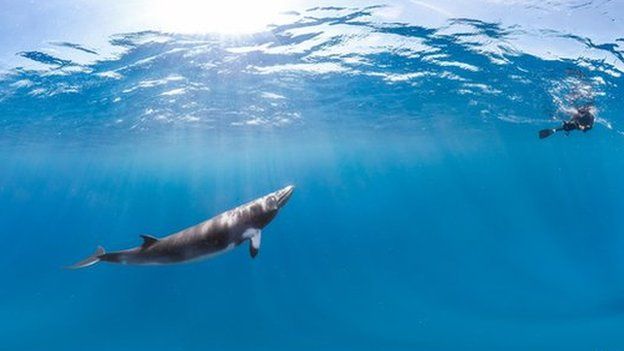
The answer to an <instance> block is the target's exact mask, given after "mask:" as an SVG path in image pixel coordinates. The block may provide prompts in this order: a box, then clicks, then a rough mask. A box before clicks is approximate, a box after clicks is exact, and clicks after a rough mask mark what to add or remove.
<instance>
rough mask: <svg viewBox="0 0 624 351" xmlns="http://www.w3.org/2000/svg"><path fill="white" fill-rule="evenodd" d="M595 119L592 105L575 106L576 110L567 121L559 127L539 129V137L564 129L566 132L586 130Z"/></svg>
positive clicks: (591, 126)
mask: <svg viewBox="0 0 624 351" xmlns="http://www.w3.org/2000/svg"><path fill="white" fill-rule="evenodd" d="M595 119H596V118H595V117H594V114H593V113H592V106H591V105H586V106H582V107H579V108H577V109H576V112H574V114H573V115H572V118H570V120H568V121H564V122H563V124H562V125H561V127H559V128H550V129H542V130H540V131H539V137H540V139H544V138H547V137H549V136H551V135H553V134H555V133H556V132H560V131H564V132H566V134H567V133H569V132H571V131H573V130H580V131H582V132H586V131H588V130H590V129H592V128H593V127H594V121H595Z"/></svg>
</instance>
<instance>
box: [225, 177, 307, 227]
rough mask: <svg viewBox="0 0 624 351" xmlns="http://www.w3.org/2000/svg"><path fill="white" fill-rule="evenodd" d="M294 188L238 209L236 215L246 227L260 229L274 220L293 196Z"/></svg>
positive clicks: (282, 190)
mask: <svg viewBox="0 0 624 351" xmlns="http://www.w3.org/2000/svg"><path fill="white" fill-rule="evenodd" d="M294 190H295V187H294V186H292V185H289V186H287V187H284V188H282V189H279V190H277V191H274V192H272V193H270V194H267V195H265V196H263V197H261V198H259V199H256V200H255V201H252V202H250V203H248V204H246V205H244V206H242V207H240V209H238V211H237V213H238V215H240V216H242V218H244V222H245V223H246V225H247V226H250V227H253V228H256V229H262V228H264V226H266V225H267V224H269V222H271V221H272V220H273V218H275V216H276V215H277V213H278V212H279V210H280V209H281V208H282V207H284V205H286V203H287V202H288V200H289V199H290V197H291V196H292V194H293V191H294Z"/></svg>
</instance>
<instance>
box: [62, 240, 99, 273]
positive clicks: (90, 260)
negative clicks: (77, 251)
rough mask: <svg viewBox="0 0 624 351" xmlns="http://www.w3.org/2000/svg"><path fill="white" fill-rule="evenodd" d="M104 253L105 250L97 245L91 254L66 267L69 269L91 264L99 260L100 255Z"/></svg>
mask: <svg viewBox="0 0 624 351" xmlns="http://www.w3.org/2000/svg"><path fill="white" fill-rule="evenodd" d="M105 253H106V251H104V248H103V247H101V246H98V248H97V249H96V250H95V252H94V253H93V255H91V256H89V257H87V258H85V259H84V260H82V261H80V262H78V263H76V264H74V265H72V266H69V267H67V268H69V269H78V268H84V267H89V266H92V265H94V264H96V263H98V262H100V257H102V255H104V254H105Z"/></svg>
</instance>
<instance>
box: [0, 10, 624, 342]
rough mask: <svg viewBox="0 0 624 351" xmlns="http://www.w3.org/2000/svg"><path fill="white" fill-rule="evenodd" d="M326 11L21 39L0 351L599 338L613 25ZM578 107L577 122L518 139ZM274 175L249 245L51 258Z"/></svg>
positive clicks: (131, 232) (223, 200) (609, 287)
mask: <svg viewBox="0 0 624 351" xmlns="http://www.w3.org/2000/svg"><path fill="white" fill-rule="evenodd" d="M334 10H335V9H333V10H332V9H320V10H319V9H311V10H309V11H312V12H314V14H313V15H312V14H310V15H309V16H307V17H306V13H301V14H299V15H300V16H299V17H295V19H293V21H292V23H289V24H283V25H280V26H276V27H273V28H272V29H270V30H269V31H267V32H263V33H258V34H254V35H245V36H235V37H234V36H233V37H228V36H223V35H209V34H206V35H189V34H176V33H161V32H153V31H146V32H139V33H125V34H117V35H115V36H113V37H111V39H110V40H111V44H113V46H116V47H118V48H119V49H120V50H121V53H120V54H118V55H117V56H115V57H107V58H102V59H99V60H96V61H94V62H92V63H89V64H79V63H76V62H73V61H72V60H71V59H69V58H63V57H56V56H54V55H52V54H50V53H45V52H40V51H37V50H36V48H34V49H33V51H29V52H22V53H20V55H22V56H23V57H25V58H28V59H30V60H32V61H36V62H37V63H39V64H41V65H43V66H44V67H45V68H44V69H41V68H39V69H34V68H27V67H17V68H14V69H11V70H10V71H8V72H7V73H5V74H4V75H3V76H2V79H1V80H0V247H2V255H0V276H1V277H2V283H1V285H0V350H64V351H67V350H85V349H89V350H92V351H97V350H111V349H114V350H153V351H156V350H239V349H240V350H243V349H244V350H248V349H260V350H624V336H623V333H622V327H623V326H624V258H623V255H622V252H624V251H623V250H624V224H623V223H622V220H621V219H622V213H624V203H623V202H622V200H621V199H622V198H624V183H623V181H622V180H623V179H624V158H622V157H621V155H622V152H623V151H624V136H623V135H622V134H621V133H620V132H619V129H618V128H619V127H620V128H621V125H622V122H623V120H622V113H623V108H622V106H621V101H622V96H624V95H623V93H624V92H623V90H622V89H623V87H624V81H623V79H622V78H621V72H620V71H619V68H618V67H621V66H619V65H620V64H622V62H621V53H622V51H621V49H619V46H618V45H621V41H620V44H618V43H615V44H613V45H607V44H605V45H602V46H600V47H597V48H596V47H594V49H596V50H599V51H600V52H604V53H606V54H608V55H614V57H616V60H604V59H594V58H591V57H588V56H587V55H586V54H587V53H586V52H585V54H583V55H581V54H579V57H578V58H573V59H568V58H557V59H547V58H543V57H540V56H538V55H536V54H531V53H528V52H522V51H519V50H513V49H511V48H508V47H507V46H505V45H504V43H505V41H506V40H507V39H509V37H510V36H513V35H514V31H515V30H516V28H514V27H505V26H502V25H500V24H498V23H489V22H484V21H480V20H478V19H455V20H452V21H449V22H448V23H447V24H446V27H447V29H448V28H452V27H453V26H460V25H461V26H462V27H461V28H468V29H462V31H467V32H465V33H463V32H462V31H456V32H455V33H454V34H441V33H442V32H441V30H442V29H441V28H431V27H426V26H419V25H418V24H402V23H380V22H378V21H372V20H371V19H370V16H371V15H372V14H374V12H375V11H376V10H377V8H360V9H341V10H340V11H337V14H336V11H334ZM324 11H326V12H324ZM293 30H295V32H293ZM347 30H348V31H353V30H357V31H358V33H359V34H358V35H356V36H353V35H352V34H345V33H347ZM348 33H352V32H348ZM527 35H530V34H527ZM372 37H374V38H377V39H375V40H368V41H367V40H364V41H361V39H362V38H369V39H370V38H372ZM466 37H474V38H480V39H479V42H474V41H466V40H463V39H465V38H466ZM379 38H382V39H383V40H384V41H383V45H380V44H379ZM562 38H565V40H568V41H570V42H572V43H579V42H582V43H585V41H584V40H585V39H586V38H578V37H574V36H573V35H568V36H562ZM61 39H62V38H61ZM416 42H418V43H419V45H416V44H414V43H416ZM410 43H411V44H410ZM492 43H494V44H496V45H499V48H498V49H497V50H496V52H493V51H491V50H487V49H486V44H487V45H490V46H491V44H492ZM61 44H62V45H63V46H64V47H68V48H70V49H72V50H78V51H81V53H83V54H86V55H98V54H99V53H98V51H97V49H94V48H90V47H89V46H88V45H87V44H88V43H86V44H84V45H82V44H72V43H61ZM583 45H585V44H583ZM592 45H594V44H592ZM595 45H598V44H595ZM122 49H123V50H122ZM435 55H438V56H435ZM439 55H442V56H439ZM618 55H619V56H618ZM609 57H611V56H609ZM618 57H619V59H618ZM617 60H620V61H617ZM588 102H591V103H593V104H594V105H595V106H596V108H597V110H598V114H597V116H598V123H597V125H596V127H595V128H594V129H593V130H592V131H590V132H588V133H579V132H573V133H571V134H570V135H569V136H565V135H554V136H552V137H550V138H548V139H545V140H539V139H538V138H537V131H538V130H539V129H542V128H546V127H551V126H552V127H554V126H556V125H557V124H558V123H559V121H560V120H562V119H564V118H566V113H565V112H564V111H565V110H566V109H569V108H572V107H574V106H575V105H579V104H583V103H588ZM288 184H294V185H295V186H296V191H295V193H294V195H293V197H292V199H291V200H290V202H289V203H288V204H287V206H286V207H285V208H284V209H283V210H282V211H281V212H280V214H279V215H278V216H277V218H276V219H275V220H274V221H273V222H272V223H271V224H270V225H269V226H268V227H267V228H266V229H265V231H264V232H263V234H264V235H263V237H264V238H263V241H262V247H261V250H260V254H259V256H258V257H256V259H253V260H252V259H251V258H250V257H249V254H248V250H247V247H246V246H245V247H241V248H238V249H237V250H234V251H232V252H229V253H227V254H225V255H222V256H219V257H217V258H214V259H211V260H207V261H203V262H198V263H191V264H185V265H174V266H160V267H153V266H150V267H134V266H116V265H108V264H106V263H101V264H99V265H96V266H94V267H90V268H88V269H83V270H79V271H71V270H65V269H63V267H64V266H66V265H69V264H72V263H74V262H76V261H78V260H80V259H82V258H84V257H86V256H87V255H88V254H90V253H91V252H92V251H93V250H94V249H95V247H96V246H97V245H103V246H104V247H105V248H107V249H109V250H116V249H122V248H127V247H131V246H135V245H137V244H138V243H139V242H140V240H139V237H138V235H139V234H152V235H155V236H165V235H168V234H170V233H172V232H175V231H177V230H179V229H182V228H185V227H187V226H190V225H193V224H195V223H198V222H200V221H202V220H204V219H206V218H209V217H211V216H213V215H216V214H218V213H220V212H222V211H225V210H227V209H229V208H232V207H235V206H237V205H239V204H241V203H244V202H246V201H249V200H252V199H254V198H256V197H259V196H261V195H264V194H266V193H268V192H271V191H274V190H276V189H278V188H280V187H282V186H285V185H288Z"/></svg>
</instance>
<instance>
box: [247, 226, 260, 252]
mask: <svg viewBox="0 0 624 351" xmlns="http://www.w3.org/2000/svg"><path fill="white" fill-rule="evenodd" d="M260 239H262V233H261V232H260V231H259V230H258V231H257V232H256V233H255V234H254V235H253V236H252V237H251V238H250V239H249V254H250V255H251V258H256V256H257V255H258V251H260Z"/></svg>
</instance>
